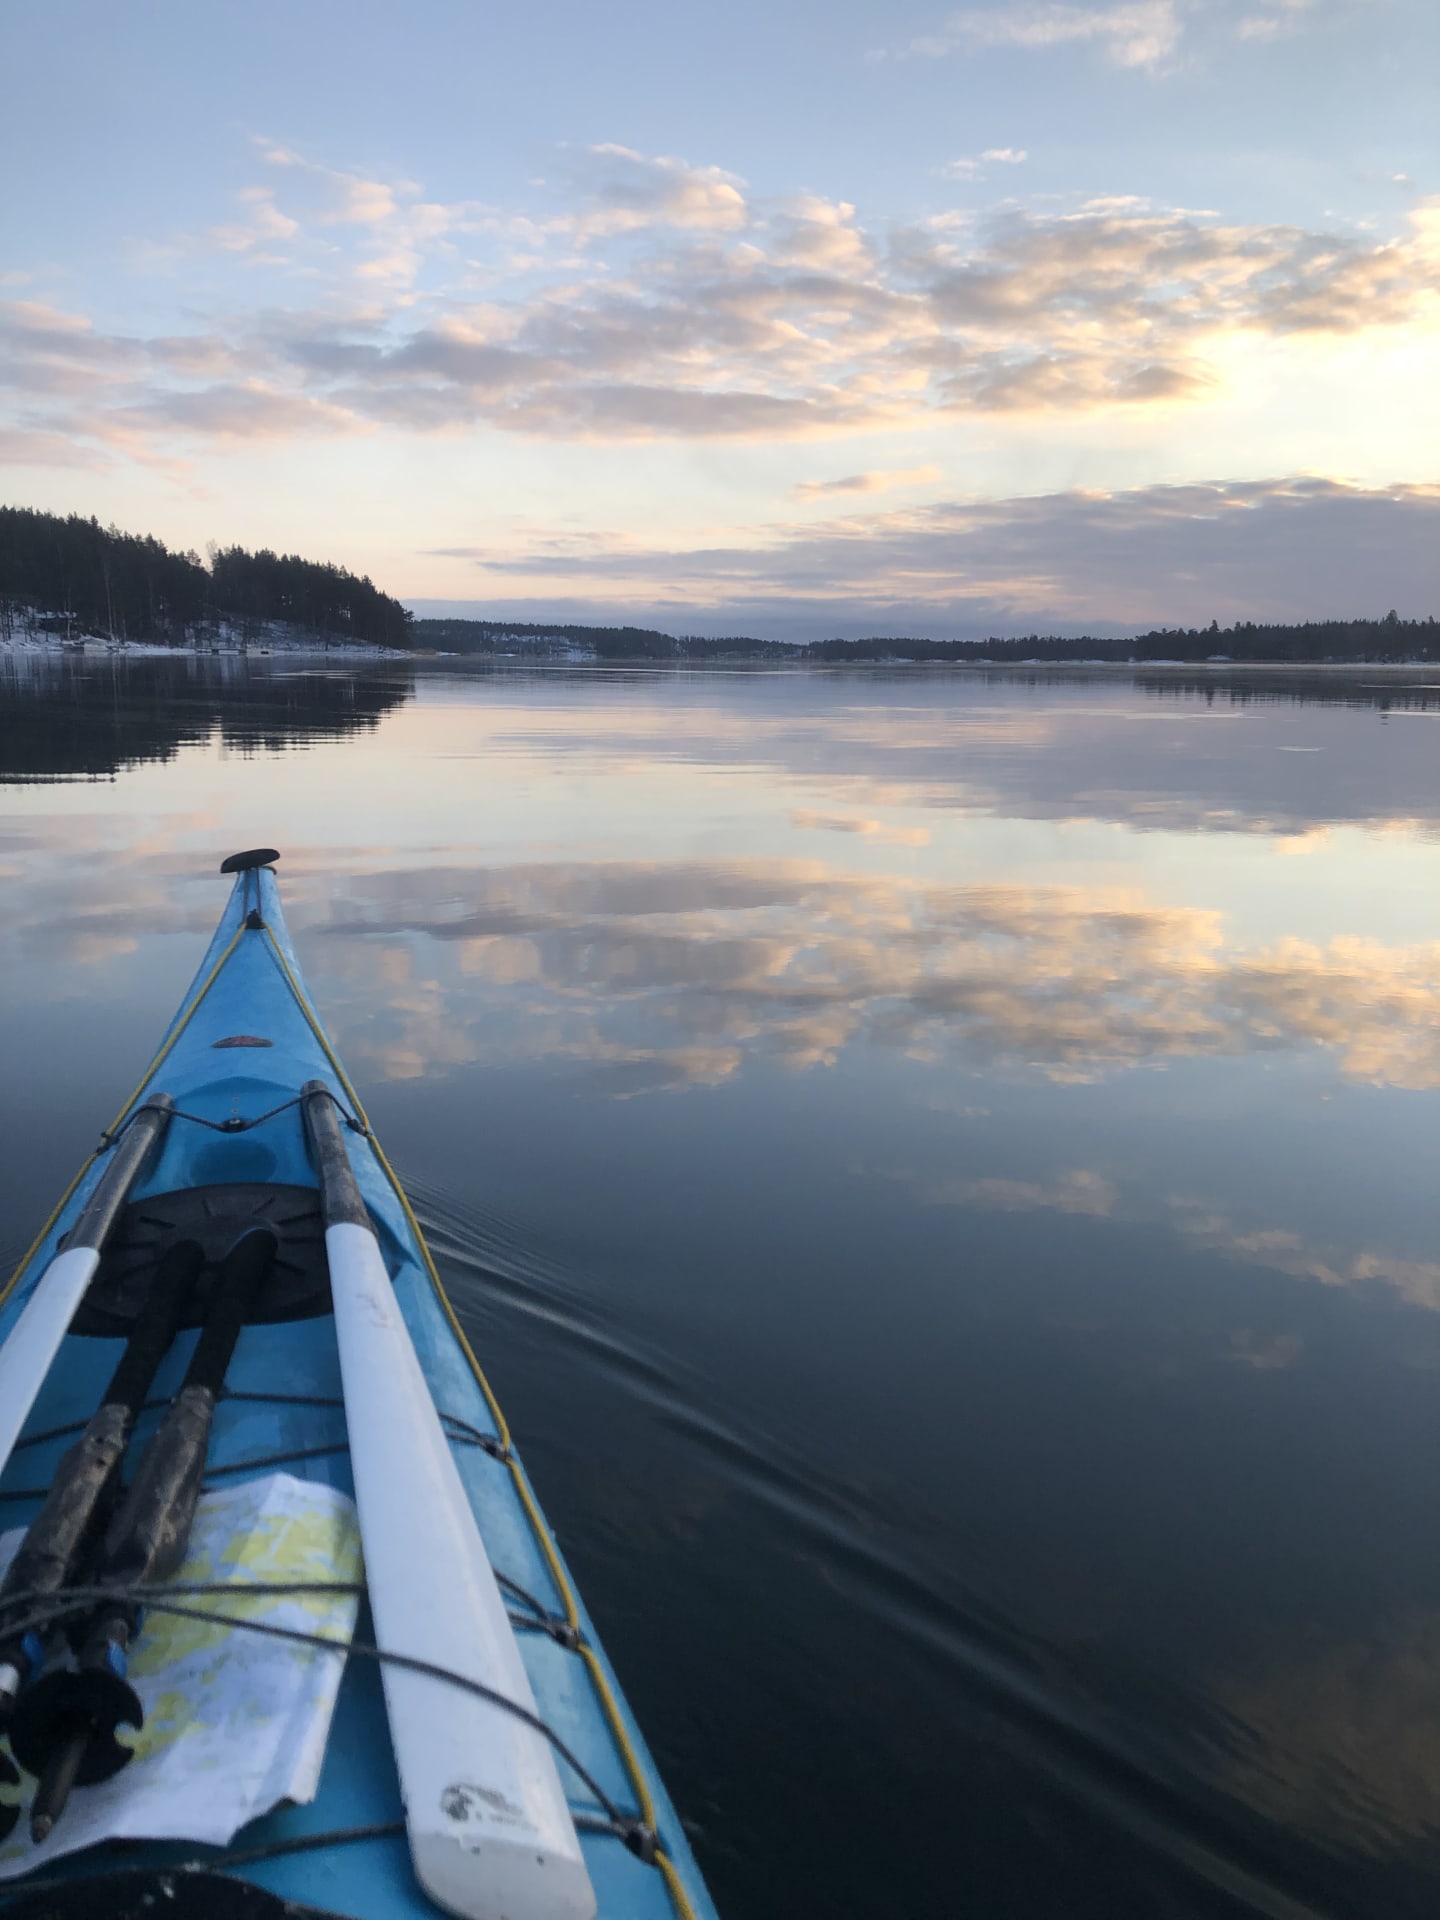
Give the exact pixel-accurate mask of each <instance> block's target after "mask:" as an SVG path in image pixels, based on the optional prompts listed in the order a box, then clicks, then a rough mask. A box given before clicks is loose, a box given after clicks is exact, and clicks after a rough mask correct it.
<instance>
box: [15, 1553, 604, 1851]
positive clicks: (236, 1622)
mask: <svg viewBox="0 0 1440 1920" xmlns="http://www.w3.org/2000/svg"><path fill="white" fill-rule="evenodd" d="M334 1584H335V1583H330V1585H331V1587H333V1586H334ZM176 1590H177V1589H175V1588H174V1587H155V1586H125V1587H91V1586H72V1587H68V1588H65V1589H64V1590H63V1591H62V1592H61V1593H58V1594H52V1595H48V1596H46V1597H47V1598H48V1599H49V1600H50V1605H48V1606H46V1607H44V1608H41V1609H39V1610H38V1611H36V1612H35V1613H33V1614H30V1615H28V1616H27V1617H26V1618H24V1619H23V1620H19V1621H16V1622H13V1623H12V1624H11V1627H10V1632H11V1634H12V1635H14V1636H15V1637H16V1638H19V1637H20V1636H21V1635H22V1634H25V1633H29V1632H31V1631H35V1630H39V1629H41V1628H44V1627H55V1626H57V1625H59V1623H60V1622H61V1620H63V1619H65V1618H66V1617H67V1616H69V1615H73V1614H81V1613H83V1612H84V1611H85V1609H86V1608H87V1607H88V1606H90V1605H91V1604H92V1603H93V1602H95V1601H96V1600H110V1601H123V1602H125V1603H127V1604H131V1605H135V1606H142V1607H145V1608H147V1609H148V1610H149V1611H150V1612H151V1613H169V1614H173V1615H175V1617H176V1618H177V1619H180V1620H195V1621H199V1622H200V1623H201V1624H202V1625H206V1626H221V1627H234V1628H238V1629H240V1630H241V1631H242V1632H245V1633H259V1634H263V1635H265V1636H266V1637H267V1638H269V1639H273V1640H286V1641H289V1642H290V1643H291V1644H292V1645H295V1646H305V1647H318V1648H320V1649H321V1650H322V1651H324V1652H326V1653H334V1654H339V1655H340V1656H341V1658H342V1659H343V1658H344V1657H345V1656H346V1655H348V1654H358V1655H359V1656H360V1657H361V1658H362V1659H365V1660H374V1661H376V1662H377V1663H378V1664H379V1665H381V1666H392V1667H400V1668H402V1669H403V1670H404V1671H405V1672H407V1673H421V1674H424V1675H426V1676H427V1677H428V1678H429V1679H432V1680H443V1681H446V1682H447V1683H448V1684H449V1685H451V1686H454V1687H459V1688H460V1690H461V1691H462V1692H464V1693H470V1694H474V1695H475V1697H476V1698H477V1699H480V1700H485V1701H487V1702H488V1703H489V1704H490V1705H491V1706H493V1707H499V1708H500V1710H501V1711H502V1712H504V1713H508V1714H510V1715H511V1716H512V1717H513V1718H514V1719H516V1720H519V1721H520V1722H521V1723H522V1724H523V1725H525V1726H527V1727H530V1728H531V1729H532V1730H533V1731H534V1732H536V1733H538V1734H542V1735H543V1736H544V1738H545V1739H547V1740H548V1741H549V1742H550V1744H551V1746H552V1747H553V1748H554V1749H555V1751H556V1753H558V1754H559V1756H560V1758H561V1759H562V1760H563V1761H564V1762H565V1764H566V1765H567V1766H568V1767H569V1768H570V1770H571V1772H572V1773H574V1775H575V1777H576V1779H577V1780H579V1781H580V1783H581V1785H582V1786H584V1787H585V1788H586V1789H587V1790H588V1792H589V1793H590V1796H591V1798H592V1799H593V1800H594V1801H595V1802H596V1804H597V1805H598V1806H600V1807H601V1808H603V1809H604V1811H605V1813H606V1815H607V1817H608V1818H609V1819H611V1820H613V1821H614V1822H615V1823H616V1825H617V1826H622V1827H625V1828H626V1829H627V1830H628V1829H629V1828H630V1827H631V1826H632V1825H633V1824H635V1822H634V1821H633V1820H632V1819H631V1818H630V1817H628V1816H627V1815H625V1814H624V1813H622V1812H621V1810H620V1809H619V1807H617V1806H616V1804H615V1802H614V1801H613V1800H612V1799H611V1798H610V1796H609V1794H608V1793H606V1791H605V1789H604V1788H603V1787H602V1786H601V1785H600V1782H599V1781H598V1780H597V1779H596V1778H595V1776H594V1774H592V1773H591V1772H590V1770H589V1769H588V1767H586V1766H585V1765H584V1764H583V1763H582V1762H581V1761H580V1760H579V1759H578V1758H577V1757H576V1755H575V1754H574V1753H573V1752H572V1750H571V1749H570V1747H569V1746H568V1745H567V1744H566V1742H565V1741H564V1740H562V1739H561V1737H560V1735H559V1734H558V1733H556V1731H555V1729H554V1728H553V1727H551V1726H550V1725H549V1724H548V1723H547V1722H546V1721H544V1720H542V1719H541V1718H540V1715H539V1714H538V1713H532V1712H531V1711H530V1709H529V1708H528V1707H522V1706H521V1705H520V1703H519V1701H518V1700H512V1699H511V1698H510V1696H509V1695H508V1694H504V1693H501V1692H499V1691H498V1689H497V1688H495V1687H487V1686H486V1685H485V1683H484V1681H483V1680H474V1679H472V1678H471V1677H470V1675H469V1674H465V1673H457V1672H456V1671H455V1669H454V1668H453V1667H442V1666H441V1665H440V1664H439V1663H438V1662H437V1661H434V1660H422V1659H420V1658H419V1657H418V1656H417V1655H415V1654H410V1653H395V1652H393V1651H390V1650H389V1649H387V1648H384V1647H378V1646H375V1645H374V1644H373V1643H372V1642H369V1641H364V1640H348V1641H347V1640H333V1639H331V1638H329V1637H328V1636H327V1635H326V1634H323V1633H307V1632H305V1631H304V1630H303V1629H302V1628H300V1627H282V1626H279V1625H278V1624H277V1623H275V1622H274V1621H270V1620H244V1619H239V1618H237V1617H236V1616H235V1615H233V1614H223V1613H210V1612H207V1611H205V1610H203V1609H201V1608H199V1607H182V1606H177V1605H176V1604H175V1602H174V1601H173V1600H170V1599H167V1597H166V1596H167V1594H170V1593H174V1592H175V1591H176ZM196 1590H198V1591H200V1592H212V1593H216V1594H224V1595H228V1596H230V1597H232V1598H236V1597H243V1595H245V1594H246V1593H260V1592H262V1591H263V1589H262V1588H261V1587H259V1586H251V1585H249V1584H248V1583H247V1584H245V1585H235V1584H233V1583H231V1584H226V1583H222V1582H219V1581H216V1582H207V1583H204V1584H203V1585H202V1583H200V1582H196V1583H195V1585H194V1587H192V1588H187V1589H185V1591H196ZM326 1590H327V1583H326V1582H324V1581H318V1582H314V1583H310V1582H305V1581H297V1582H293V1583H289V1584H287V1585H286V1587H284V1588H283V1589H282V1591H284V1592H290V1593H314V1592H317V1591H318V1592H324V1591H326ZM347 1591H348V1589H347ZM28 1597H29V1596H28V1595H27V1594H25V1593H23V1592H22V1593H17V1594H15V1595H14V1596H13V1597H12V1600H11V1605H12V1606H16V1605H19V1604H21V1603H22V1602H24V1601H25V1600H26V1599H27V1598H28ZM36 1597H38V1596H36Z"/></svg>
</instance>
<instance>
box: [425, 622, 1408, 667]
mask: <svg viewBox="0 0 1440 1920" xmlns="http://www.w3.org/2000/svg"><path fill="white" fill-rule="evenodd" d="M413 633H414V638H415V642H416V644H417V645H418V646H423V647H434V648H437V649H439V650H442V651H446V652H455V653H466V654H491V655H493V654H509V653H515V652H521V653H529V654H535V655H538V656H541V657H543V656H544V654H545V653H546V652H558V651H560V650H561V648H563V647H567V646H569V647H580V648H583V649H585V650H586V651H587V652H589V653H591V654H593V656H594V657H595V658H596V659H597V660H675V661H685V660H691V661H704V660H770V661H781V660H794V661H813V662H827V663H831V664H837V665H844V664H845V663H847V662H855V663H857V664H862V663H866V662H872V663H883V662H885V661H887V660H906V661H926V660H930V661H935V662H958V663H960V664H962V665H983V664H986V663H987V662H993V663H994V664H995V665H997V666H1015V665H1019V664H1027V663H1029V662H1030V661H1032V660H1035V661H1051V662H1056V663H1064V662H1067V661H1068V662H1069V663H1070V664H1072V665H1074V664H1076V663H1078V662H1081V661H1104V662H1113V663H1116V664H1122V665H1123V664H1128V663H1131V662H1133V663H1135V664H1136V665H1139V666H1144V665H1145V664H1147V663H1148V662H1153V661H1162V660H1178V661H1183V662H1186V663H1190V662H1196V661H1210V660H1216V661H1231V660H1233V661H1235V662H1236V663H1237V664H1256V663H1260V662H1276V661H1282V662H1292V663H1294V664H1296V665H1302V664H1303V665H1318V664H1323V663H1324V662H1325V661H1327V660H1329V661H1337V662H1338V661H1367V660H1368V661H1400V660H1435V659H1440V622H1437V621H1436V620H1435V619H1433V618H1431V619H1426V620H1402V619H1401V618H1400V617H1399V615H1398V614H1396V613H1393V612H1392V613H1389V614H1387V615H1386V616H1385V618H1384V619H1383V620H1307V621H1300V622H1296V623H1290V624H1285V623H1274V624H1270V625H1260V624H1257V623H1256V622H1255V621H1253V620H1242V621H1237V622H1236V623H1235V624H1234V625H1233V626H1229V627H1222V626H1221V625H1220V623H1219V621H1218V620H1215V621H1212V622H1211V623H1210V625H1209V626H1208V627H1154V628H1152V629H1151V630H1150V632H1148V633H1141V634H1136V635H1134V636H1130V637H1126V636H1121V637H1119V638H1117V637H1116V636H1115V635H1114V634H1107V635H1105V636H1104V637H1100V636H1097V635H1095V634H1073V635H1072V634H1041V633H1030V634H1022V635H1019V636H1015V637H1008V638H1005V639H1000V638H998V637H997V638H994V639H989V640H923V639H915V638H905V637H903V636H895V635H888V634H880V635H876V636H874V637H873V638H871V639H866V640H816V641H812V642H810V643H808V644H805V645H799V644H795V643H792V642H787V641H783V640H756V639H753V638H751V637H750V636H748V635H731V636H729V637H727V638H724V639H709V638H702V637H700V636H698V635H694V634H689V635H687V634H680V635H676V634H671V633H660V632H658V631H657V630H655V629H654V628H650V627H588V626H578V625H573V624H569V625H556V626H547V625H544V624H543V623H540V622H528V623H527V622H524V621H514V620H461V619H454V620H417V621H416V622H415V623H414V628H413Z"/></svg>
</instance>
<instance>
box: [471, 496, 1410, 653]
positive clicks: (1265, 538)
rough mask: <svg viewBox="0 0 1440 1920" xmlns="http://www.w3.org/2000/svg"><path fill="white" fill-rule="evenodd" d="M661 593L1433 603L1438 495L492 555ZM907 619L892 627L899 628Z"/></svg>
mask: <svg viewBox="0 0 1440 1920" xmlns="http://www.w3.org/2000/svg"><path fill="white" fill-rule="evenodd" d="M527 576H529V577H531V578H539V577H544V578H545V579H546V580H547V582H549V583H550V585H551V587H552V588H557V587H560V586H562V584H563V585H565V586H567V587H568V588H569V590H570V591H576V590H580V589H583V590H585V591H588V592H590V593H593V594H596V595H598V596H600V597H602V598H614V599H620V600H626V601H628V602H630V603H632V604H633V603H635V602H637V601H638V602H640V603H642V604H655V603H656V601H657V599H658V600H659V601H661V602H663V601H665V600H671V601H674V602H677V603H679V602H688V603H689V604H692V605H702V606H707V607H712V608H717V609H719V608H726V609H729V610H730V614H731V615H732V616H733V617H736V618H738V617H740V614H741V613H742V612H745V613H748V614H751V615H754V616H756V617H766V618H773V617H775V616H776V615H777V614H779V613H780V612H782V611H783V609H784V608H785V606H786V605H787V604H792V603H793V604H800V603H804V604H807V605H809V604H814V605H816V607H817V617H820V618H822V619H823V617H824V610H826V609H828V610H829V612H830V614H831V616H832V617H835V618H841V617H844V618H847V619H849V620H850V621H851V622H852V623H853V620H854V618H855V617H856V614H857V610H858V609H869V612H868V613H867V614H866V616H865V617H866V619H867V621H870V622H872V623H873V624H871V625H870V627H869V630H870V631H872V632H873V631H881V632H883V631H885V630H886V629H887V628H888V630H889V631H891V632H915V631H917V630H918V631H920V632H940V633H942V634H943V633H946V632H951V633H953V632H956V631H961V632H970V633H974V632H976V631H979V632H981V633H983V632H986V631H989V632H992V633H993V632H1004V631H1013V630H1014V629H1015V627H1016V626H1017V624H1020V623H1025V625H1024V626H1022V631H1023V630H1026V628H1027V627H1030V626H1033V627H1035V628H1041V627H1048V626H1051V625H1053V624H1062V625H1063V626H1064V627H1065V628H1066V629H1067V630H1069V631H1075V630H1076V628H1077V626H1079V627H1080V630H1082V631H1083V630H1084V627H1083V623H1085V622H1087V621H1094V622H1096V623H1099V624H1101V625H1102V626H1103V625H1104V623H1107V622H1116V623H1119V624H1121V625H1128V624H1133V625H1134V626H1136V627H1149V626H1153V625H1164V624H1173V623H1182V624H1183V623H1189V624H1194V625H1208V624H1209V622H1210V620H1211V619H1212V618H1218V619H1220V620H1222V621H1228V620H1230V619H1232V618H1234V619H1257V620H1263V619H1292V618H1295V617H1297V616H1306V615H1308V616H1311V617H1316V618H1319V617H1326V616H1330V617H1333V616H1334V615H1335V614H1336V613H1338V612H1342V611H1343V612H1355V613H1359V612H1361V611H1362V610H1364V609H1367V608H1368V609H1373V610H1377V611H1378V610H1379V609H1380V608H1382V607H1388V606H1392V605H1394V606H1398V607H1401V608H1403V609H1404V610H1405V611H1406V612H1407V613H1408V614H1412V615H1424V614H1428V613H1429V612H1430V611H1431V610H1432V609H1433V608H1434V607H1435V606H1436V605H1437V604H1440V486H1429V485H1420V486H1394V487H1381V488H1364V487H1356V486H1351V485H1347V484H1345V483H1344V482H1341V481H1335V480H1323V479H1310V478H1305V477H1300V478H1293V479H1277V480H1257V481H1237V482H1230V483H1207V484H1195V485H1191V486H1174V487H1144V488H1136V489H1134V490H1132V491H1129V492H1102V491H1098V490H1087V491H1080V490H1074V491H1071V492H1068V493H1059V494H1045V495H1037V496H1034V497H1029V498H1019V499H1011V500H988V501H978V500H977V501H964V500H952V501H940V502H934V503H930V504H926V505H918V506H913V507H894V508H891V509H889V510H887V511H882V512H873V513H868V514H863V513H852V514H849V515H847V516H845V517H843V518H839V519H832V520H827V521H824V522H822V523H820V524H819V525H816V524H814V523H813V522H809V521H796V522H794V523H792V524H791V525H788V526H780V527H776V528H773V529H771V530H769V531H768V532H767V533H766V534H765V535H763V536H759V535H754V534H752V535H751V537H750V539H749V540H748V542H747V543H746V544H743V545H742V544H740V543H738V542H736V543H735V544H732V545H716V546H707V547H680V546H674V547H655V546H646V545H644V544H642V543H641V542H639V541H637V540H633V539H631V540H628V541H627V540H625V539H624V538H621V537H619V536H617V535H614V534H609V533H606V532H604V531H600V532H597V533H596V534H595V535H593V536H592V537H591V538H589V539H588V540H586V541H584V542H582V543H577V544H575V545H573V546H572V547H571V548H570V549H569V550H568V551H564V552H557V551H556V550H555V549H554V547H553V545H551V544H549V543H545V544H537V545H535V546H534V547H532V548H531V549H529V550H528V551H524V550H521V551H512V552H511V553H510V554H509V555H508V556H507V557H505V558H504V559H499V558H497V559H496V560H495V561H494V563H493V564H492V566H491V567H490V568H489V569H488V577H489V579H490V581H491V582H492V583H493V585H494V586H496V587H498V585H499V583H500V582H501V581H503V580H508V581H511V582H516V581H522V580H524V579H526V577H527ZM897 622H898V623H903V624H896V623H897Z"/></svg>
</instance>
